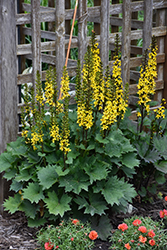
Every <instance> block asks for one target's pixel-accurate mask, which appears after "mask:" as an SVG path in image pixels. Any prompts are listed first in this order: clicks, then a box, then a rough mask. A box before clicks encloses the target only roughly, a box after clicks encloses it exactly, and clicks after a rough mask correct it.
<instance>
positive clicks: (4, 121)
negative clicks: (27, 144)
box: [0, 0, 18, 214]
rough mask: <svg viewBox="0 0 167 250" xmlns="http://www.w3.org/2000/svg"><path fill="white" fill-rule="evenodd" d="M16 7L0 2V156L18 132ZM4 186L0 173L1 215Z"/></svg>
mask: <svg viewBox="0 0 167 250" xmlns="http://www.w3.org/2000/svg"><path fill="white" fill-rule="evenodd" d="M15 7H16V5H15V0H1V1H0V24H1V25H0V154H1V153H2V152H3V151H4V150H5V148H6V144H7V143H8V142H11V141H14V140H16V137H17V132H18V117H17V64H16V62H17V58H16V23H15V15H16V13H15V11H16V9H15ZM5 185H6V182H4V180H2V174H1V175H0V213H1V214H2V213H3V199H4V191H5Z"/></svg>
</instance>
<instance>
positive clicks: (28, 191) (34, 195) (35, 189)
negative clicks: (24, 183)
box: [23, 183, 44, 203]
mask: <svg viewBox="0 0 167 250" xmlns="http://www.w3.org/2000/svg"><path fill="white" fill-rule="evenodd" d="M23 198H24V199H27V200H29V201H30V202H31V203H33V202H35V203H38V202H39V200H42V199H44V195H43V192H42V187H40V186H39V185H38V183H29V185H28V187H27V188H24V189H23Z"/></svg>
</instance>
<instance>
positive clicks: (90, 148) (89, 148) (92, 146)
mask: <svg viewBox="0 0 167 250" xmlns="http://www.w3.org/2000/svg"><path fill="white" fill-rule="evenodd" d="M92 149H95V145H94V144H92V145H89V146H88V147H87V148H86V150H92Z"/></svg>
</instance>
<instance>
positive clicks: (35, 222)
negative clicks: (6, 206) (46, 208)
mask: <svg viewBox="0 0 167 250" xmlns="http://www.w3.org/2000/svg"><path fill="white" fill-rule="evenodd" d="M45 223H46V219H44V218H40V219H34V220H33V219H31V218H28V227H39V226H42V225H44V224H45Z"/></svg>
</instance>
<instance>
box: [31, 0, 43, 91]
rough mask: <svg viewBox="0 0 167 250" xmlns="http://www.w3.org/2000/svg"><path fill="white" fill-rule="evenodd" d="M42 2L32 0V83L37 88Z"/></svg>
mask: <svg viewBox="0 0 167 250" xmlns="http://www.w3.org/2000/svg"><path fill="white" fill-rule="evenodd" d="M40 19H41V18H40V1H36V0H31V23H32V67H33V71H32V82H33V86H34V88H35V81H36V74H37V71H39V73H40V74H41V20H40Z"/></svg>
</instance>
